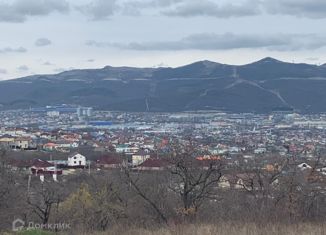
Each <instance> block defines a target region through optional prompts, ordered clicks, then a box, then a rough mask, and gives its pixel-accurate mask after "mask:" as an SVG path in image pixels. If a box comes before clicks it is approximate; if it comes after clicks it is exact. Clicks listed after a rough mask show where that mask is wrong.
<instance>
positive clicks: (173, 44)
mask: <svg viewBox="0 0 326 235" xmlns="http://www.w3.org/2000/svg"><path fill="white" fill-rule="evenodd" d="M325 40H326V38H325V37H320V36H317V35H314V34H277V35H249V34H248V35H240V34H233V33H226V34H208V33H207V34H194V35H190V36H188V37H185V38H183V39H181V40H177V41H165V42H164V41H153V42H131V43H127V44H122V43H112V42H98V41H94V40H90V41H87V42H86V45H88V46H92V47H99V48H102V47H116V48H120V49H124V50H139V51H152V50H156V51H173V50H230V49H241V48H251V49H257V48H265V49H268V50H275V51H296V50H304V49H309V50H314V49H318V48H321V47H324V46H325V45H326V42H325Z"/></svg>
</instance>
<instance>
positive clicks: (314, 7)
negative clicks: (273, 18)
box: [263, 0, 326, 19]
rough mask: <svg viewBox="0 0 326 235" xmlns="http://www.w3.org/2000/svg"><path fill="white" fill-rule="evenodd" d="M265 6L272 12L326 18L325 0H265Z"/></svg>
mask: <svg viewBox="0 0 326 235" xmlns="http://www.w3.org/2000/svg"><path fill="white" fill-rule="evenodd" d="M263 7H264V9H265V10H266V11H267V12H268V13H270V14H283V15H293V16H297V17H307V18H315V19H318V18H326V1H325V0H273V1H268V0H264V2H263Z"/></svg>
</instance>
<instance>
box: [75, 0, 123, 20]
mask: <svg viewBox="0 0 326 235" xmlns="http://www.w3.org/2000/svg"><path fill="white" fill-rule="evenodd" d="M118 8H119V7H118V4H117V0H94V1H93V2H90V3H88V4H86V5H82V6H78V7H77V10H79V11H80V12H81V13H83V14H85V15H86V16H88V17H89V18H90V19H91V20H107V19H108V18H110V17H111V16H113V15H114V13H115V11H116V10H117V9H118Z"/></svg>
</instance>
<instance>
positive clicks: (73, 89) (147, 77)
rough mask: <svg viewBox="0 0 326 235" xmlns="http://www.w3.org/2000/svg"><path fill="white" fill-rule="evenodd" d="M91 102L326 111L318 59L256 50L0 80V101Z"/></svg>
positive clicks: (324, 75) (324, 78)
mask: <svg viewBox="0 0 326 235" xmlns="http://www.w3.org/2000/svg"><path fill="white" fill-rule="evenodd" d="M63 103H65V104H76V105H83V106H92V107H94V108H95V109H99V110H116V111H135V112H138V111H139V112H144V111H148V112H176V111H193V110H220V111H226V112H256V113H268V112H271V111H280V110H285V111H288V110H293V111H296V112H302V113H322V112H326V65H320V66H318V65H311V64H303V63H301V64H296V63H287V62H282V61H279V60H276V59H273V58H270V57H268V58H264V59H262V60H259V61H257V62H254V63H251V64H246V65H227V64H220V63H215V62H211V61H199V62H196V63H192V64H189V65H186V66H182V67H177V68H133V67H111V66H106V67H104V68H102V69H81V70H71V71H66V72H62V73H59V74H54V75H33V76H28V77H23V78H17V79H12V80H6V81H1V82H0V109H2V110H4V109H18V108H30V107H41V106H45V105H55V104H63Z"/></svg>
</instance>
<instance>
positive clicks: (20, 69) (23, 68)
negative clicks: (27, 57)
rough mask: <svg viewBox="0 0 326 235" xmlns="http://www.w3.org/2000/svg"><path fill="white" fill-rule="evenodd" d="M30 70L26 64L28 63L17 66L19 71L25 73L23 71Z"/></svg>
mask: <svg viewBox="0 0 326 235" xmlns="http://www.w3.org/2000/svg"><path fill="white" fill-rule="evenodd" d="M28 70H29V68H28V67H27V66H26V65H21V66H19V67H18V68H17V71H18V72H21V73H23V72H27V71H28Z"/></svg>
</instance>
